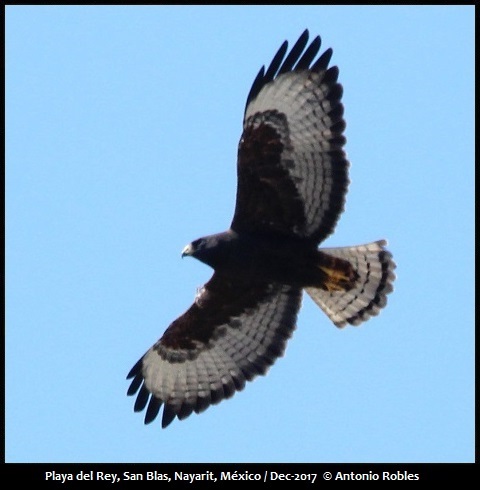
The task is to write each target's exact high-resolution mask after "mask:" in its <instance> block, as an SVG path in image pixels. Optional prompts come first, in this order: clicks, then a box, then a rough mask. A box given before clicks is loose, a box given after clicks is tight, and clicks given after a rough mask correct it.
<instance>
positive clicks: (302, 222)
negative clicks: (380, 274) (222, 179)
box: [231, 31, 348, 243]
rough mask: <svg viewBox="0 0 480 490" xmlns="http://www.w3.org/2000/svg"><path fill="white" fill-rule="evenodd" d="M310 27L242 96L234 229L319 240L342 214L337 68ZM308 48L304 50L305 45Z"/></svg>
mask: <svg viewBox="0 0 480 490" xmlns="http://www.w3.org/2000/svg"><path fill="white" fill-rule="evenodd" d="M307 44H308V31H305V32H304V33H303V34H302V36H300V38H299V40H298V41H297V43H296V44H295V45H294V46H293V48H292V49H291V51H290V53H289V54H288V55H287V56H286V57H285V55H286V53H287V46H288V45H287V42H285V43H284V44H283V45H282V46H281V48H280V49H279V51H278V52H277V54H276V56H275V57H274V59H273V61H272V62H271V64H270V66H269V67H268V69H267V70H265V69H264V68H263V67H262V69H261V70H260V72H259V74H258V76H257V78H256V79H255V81H254V83H253V85H252V88H251V90H250V93H249V95H248V97H247V104H246V109H245V116H244V122H243V134H242V137H241V140H240V144H239V150H238V163H237V179H238V184H237V199H236V207H235V214H234V217H233V221H232V225H231V227H232V229H233V230H236V231H238V232H248V233H262V234H264V233H275V234H278V235H283V236H289V237H299V238H306V239H310V240H312V241H315V242H317V243H319V242H320V241H322V240H324V239H325V238H326V237H327V236H328V235H329V234H330V233H332V231H333V229H334V227H335V225H336V222H337V220H338V218H339V215H340V214H341V212H342V211H343V208H344V202H345V194H346V191H347V186H348V161H347V158H346V156H345V153H344V151H343V145H344V144H345V137H344V136H343V130H344V129H345V121H344V119H343V105H342V103H341V97H342V87H341V85H340V84H339V83H338V82H337V78H338V68H337V67H335V66H334V67H331V68H329V67H328V64H329V61H330V58H331V55H332V50H331V49H328V50H326V51H325V52H324V53H323V54H322V55H321V56H319V57H318V58H317V54H318V52H319V49H320V37H318V36H317V37H316V38H315V39H314V40H313V41H312V42H311V43H310V44H309V45H308V47H307ZM305 48H306V49H305Z"/></svg>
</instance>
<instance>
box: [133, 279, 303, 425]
mask: <svg viewBox="0 0 480 490" xmlns="http://www.w3.org/2000/svg"><path fill="white" fill-rule="evenodd" d="M301 294H302V292H301V290H299V289H296V288H293V287H291V286H286V285H279V284H265V283H257V284H256V283H254V282H248V284H242V283H241V282H236V281H230V280H227V279H226V278H224V277H222V276H220V275H219V274H217V273H215V274H214V275H213V276H212V279H211V280H210V281H209V282H208V283H207V284H206V285H205V286H204V287H203V288H202V289H201V291H200V293H199V294H198V295H197V297H196V299H195V302H194V304H193V305H192V306H191V307H190V309H189V310H187V312H185V313H184V314H183V315H182V316H180V317H179V318H178V319H177V320H175V321H174V322H173V323H172V324H171V325H170V327H169V328H168V329H167V330H166V331H165V333H164V335H163V337H162V338H161V339H160V340H159V341H158V342H157V343H156V344H155V345H153V346H152V347H151V348H150V349H149V350H148V351H147V353H146V354H145V355H144V356H143V357H142V358H141V359H140V360H139V361H138V362H137V363H136V364H135V366H134V367H133V368H132V370H131V371H130V373H129V374H128V376H127V378H133V381H132V383H131V385H130V388H129V390H128V394H129V395H133V394H135V393H136V392H137V391H138V396H137V400H136V403H135V407H134V409H135V411H141V410H143V409H144V408H145V407H147V406H148V408H147V411H146V415H145V423H149V422H151V421H152V420H154V419H155V418H156V416H157V414H158V412H159V410H160V408H161V406H162V405H163V406H164V410H163V417H162V427H166V426H167V425H169V424H170V423H171V422H172V420H173V419H174V418H175V417H178V418H179V419H180V420H182V419H184V418H186V417H188V416H189V415H190V414H191V413H192V412H196V413H200V412H202V411H204V410H205V409H206V408H208V407H209V406H210V405H212V404H216V403H219V402H220V401H221V400H223V399H227V398H230V397H231V396H233V394H234V393H235V392H236V391H239V390H242V389H243V388H244V386H245V382H246V381H250V380H252V379H253V378H254V377H255V376H257V375H261V374H265V373H266V371H267V369H268V368H269V367H270V366H271V365H272V364H273V363H274V362H275V360H276V359H277V358H278V357H279V356H281V355H283V352H284V350H285V346H286V342H287V340H288V339H289V338H290V336H291V335H292V332H293V330H294V328H295V322H296V318H297V313H298V310H299V308H300V302H301Z"/></svg>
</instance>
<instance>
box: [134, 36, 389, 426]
mask: <svg viewBox="0 0 480 490" xmlns="http://www.w3.org/2000/svg"><path fill="white" fill-rule="evenodd" d="M308 38H309V33H308V30H305V31H304V32H303V34H302V35H301V36H300V38H299V39H298V41H297V42H296V43H295V45H294V46H293V48H292V49H291V50H290V52H289V53H288V54H287V50H288V43H287V41H285V42H284V43H283V44H282V45H281V47H280V49H279V50H278V52H277V53H276V55H275V56H274V57H273V60H272V62H271V63H270V65H269V66H268V68H267V69H266V70H265V67H262V68H261V70H260V72H259V73H258V75H257V77H256V78H255V80H254V82H253V85H252V87H251V89H250V92H249V94H248V96H247V102H246V107H245V113H244V118H243V133H242V136H241V138H240V143H239V146H238V161H237V180H238V183H237V195H236V204H235V211H234V215H233V220H232V223H231V225H230V228H229V229H228V230H227V231H225V232H223V233H218V234H215V235H210V236H206V237H203V238H199V239H198V240H195V241H193V242H192V243H190V244H189V245H187V246H186V247H185V248H184V250H183V253H182V256H191V257H195V258H196V259H198V260H200V261H202V262H204V263H205V264H207V265H209V266H210V267H212V268H213V270H214V273H213V275H212V277H211V278H210V280H209V281H208V282H207V283H206V284H205V285H204V286H203V287H202V288H200V289H199V290H198V292H197V295H196V297H195V300H194V302H193V304H192V306H191V307H190V308H189V309H188V310H187V311H186V312H185V313H184V314H183V315H181V316H180V317H178V318H177V319H176V320H175V321H173V323H171V325H170V326H169V327H168V328H167V330H166V331H165V333H164V334H163V336H162V337H161V338H160V340H158V342H157V343H155V344H154V345H153V346H152V347H151V348H150V349H149V350H148V351H147V352H146V354H145V355H144V356H143V357H142V358H141V359H140V360H139V361H138V362H137V363H136V364H135V365H134V366H133V368H132V369H131V370H130V372H129V373H128V376H127V379H130V378H133V380H132V382H131V385H130V387H129V389H128V392H127V393H128V395H134V394H135V393H137V392H138V395H137V398H136V401H135V406H134V410H135V411H142V410H143V409H145V407H146V408H147V409H146V414H145V423H146V424H147V423H149V422H152V421H153V420H154V419H155V418H156V416H157V415H158V413H159V411H160V409H161V407H162V406H163V415H162V427H166V426H168V425H169V424H170V423H171V422H172V421H173V420H174V419H175V417H177V418H178V419H180V420H183V419H185V418H186V417H188V416H189V415H190V414H192V412H195V413H200V412H203V411H204V410H205V409H207V408H208V407H209V406H210V405H213V404H216V403H219V402H220V401H222V400H224V399H227V398H230V397H232V396H233V395H234V393H235V392H236V391H240V390H242V389H243V388H244V387H245V384H246V382H247V381H251V380H252V379H253V378H255V377H256V376H257V375H264V374H265V373H266V372H267V370H268V368H269V367H270V366H271V365H272V364H273V363H274V362H275V360H276V359H277V358H278V357H280V356H282V355H283V353H284V351H285V347H286V344H287V341H288V339H289V338H290V337H291V335H292V332H293V331H294V329H295V326H296V322H297V315H298V312H299V309H300V305H301V301H302V294H303V290H305V291H306V292H307V293H308V294H309V295H310V297H311V298H312V299H313V301H314V302H315V303H316V304H317V305H318V306H319V307H320V308H321V309H322V310H323V311H324V312H325V313H326V315H327V316H328V317H329V318H330V320H331V321H332V322H333V323H334V324H335V325H336V326H337V327H340V328H341V327H344V326H345V325H347V324H351V325H358V324H360V323H361V322H363V321H365V320H367V319H369V318H370V317H371V316H374V315H377V314H378V313H379V311H380V310H381V308H383V307H384V306H385V305H386V302H387V297H386V295H387V294H388V293H390V292H391V291H392V289H393V287H392V282H393V280H394V278H395V276H394V273H393V270H394V268H395V264H394V262H393V260H392V255H391V254H390V253H389V252H388V251H387V250H386V249H385V245H386V242H385V241H383V240H380V241H376V242H373V243H368V244H365V245H359V246H352V247H338V248H321V249H319V248H318V245H319V244H320V243H321V242H322V241H323V240H325V238H327V236H329V235H330V234H331V233H332V232H333V230H334V228H335V225H336V223H337V221H338V218H339V216H340V214H341V213H342V211H343V208H344V203H345V194H346V192H347V187H348V184H349V179H348V166H349V162H348V160H347V158H346V155H345V152H344V150H343V147H344V145H345V141H346V140H345V137H344V135H343V132H344V129H345V121H344V118H343V105H342V103H341V97H342V92H343V89H342V86H341V85H340V84H339V83H338V81H337V79H338V68H337V67H336V66H332V67H330V68H329V66H328V65H329V62H330V58H331V56H332V49H330V48H329V49H327V50H326V51H325V52H324V53H323V54H322V55H321V56H318V57H317V55H318V53H319V50H320V44H321V42H320V37H319V36H317V37H315V39H313V41H311V43H310V44H308ZM307 45H308V46H307Z"/></svg>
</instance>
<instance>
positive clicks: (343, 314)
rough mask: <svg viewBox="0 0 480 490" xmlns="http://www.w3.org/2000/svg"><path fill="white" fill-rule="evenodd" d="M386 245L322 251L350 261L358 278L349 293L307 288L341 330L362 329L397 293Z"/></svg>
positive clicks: (393, 263)
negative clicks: (362, 325) (356, 327)
mask: <svg viewBox="0 0 480 490" xmlns="http://www.w3.org/2000/svg"><path fill="white" fill-rule="evenodd" d="M386 244H387V242H386V241H385V240H379V241H377V242H373V243H368V244H366V245H359V246H356V247H338V248H322V249H321V251H322V252H323V253H325V254H327V255H331V256H333V257H337V258H340V259H344V260H348V261H349V262H350V263H351V265H352V266H353V268H354V270H355V272H356V273H357V274H358V279H357V281H356V284H355V286H354V287H353V288H352V289H350V290H348V291H326V290H325V289H321V288H312V287H309V288H305V290H306V291H307V293H308V294H309V295H310V297H311V298H312V299H313V301H315V303H316V304H317V305H318V306H320V308H321V309H322V310H323V311H324V312H325V313H326V314H327V316H328V317H329V318H330V319H331V320H332V321H333V323H334V324H335V325H336V326H337V327H339V328H342V327H344V326H345V325H346V324H347V323H350V324H351V325H359V324H360V323H362V322H364V321H366V320H368V319H369V318H370V317H371V316H375V315H378V313H379V312H380V310H381V309H382V308H383V307H384V306H385V305H386V304H387V294H388V293H390V292H391V291H392V290H393V285H392V283H393V280H394V279H395V275H394V273H393V270H394V269H395V262H394V261H393V259H392V255H391V253H390V252H388V251H387V250H386V249H385V248H384V247H385V245H386Z"/></svg>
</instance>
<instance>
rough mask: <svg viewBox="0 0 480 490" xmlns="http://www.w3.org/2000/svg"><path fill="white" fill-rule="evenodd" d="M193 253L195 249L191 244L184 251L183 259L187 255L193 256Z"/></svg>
mask: <svg viewBox="0 0 480 490" xmlns="http://www.w3.org/2000/svg"><path fill="white" fill-rule="evenodd" d="M192 253H193V247H192V244H191V243H189V244H188V245H187V246H186V247H185V248H184V249H183V250H182V259H183V257H185V256H186V255H192Z"/></svg>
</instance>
